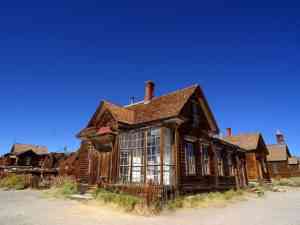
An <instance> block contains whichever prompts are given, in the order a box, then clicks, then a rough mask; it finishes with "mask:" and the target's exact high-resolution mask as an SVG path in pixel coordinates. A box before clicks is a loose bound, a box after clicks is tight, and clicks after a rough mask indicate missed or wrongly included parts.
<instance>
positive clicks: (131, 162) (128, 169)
mask: <svg viewBox="0 0 300 225" xmlns="http://www.w3.org/2000/svg"><path fill="white" fill-rule="evenodd" d="M144 136H145V133H144V131H142V130H141V131H133V132H128V133H124V134H121V135H120V181H121V182H122V183H129V182H133V183H140V182H143V181H144V174H143V171H144V170H143V165H144V163H143V162H144Z"/></svg>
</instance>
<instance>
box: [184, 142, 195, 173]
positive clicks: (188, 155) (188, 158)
mask: <svg viewBox="0 0 300 225" xmlns="http://www.w3.org/2000/svg"><path fill="white" fill-rule="evenodd" d="M184 149H185V171H186V175H187V176H191V175H196V158H195V149H194V143H192V142H185V146H184Z"/></svg>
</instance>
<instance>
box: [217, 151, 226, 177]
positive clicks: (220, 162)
mask: <svg viewBox="0 0 300 225" xmlns="http://www.w3.org/2000/svg"><path fill="white" fill-rule="evenodd" d="M216 157H217V163H218V175H219V176H224V162H223V155H222V152H221V150H217V151H216Z"/></svg>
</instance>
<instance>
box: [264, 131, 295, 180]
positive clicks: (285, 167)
mask: <svg viewBox="0 0 300 225" xmlns="http://www.w3.org/2000/svg"><path fill="white" fill-rule="evenodd" d="M276 139H277V144H272V145H268V146H267V147H268V150H269V152H270V155H269V156H268V167H269V171H270V174H271V177H272V178H289V177H290V176H291V173H290V170H289V161H288V160H289V158H290V157H291V153H290V150H289V147H288V145H287V144H286V143H285V139H284V135H283V134H282V132H280V131H277V133H276Z"/></svg>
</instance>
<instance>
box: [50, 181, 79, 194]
mask: <svg viewBox="0 0 300 225" xmlns="http://www.w3.org/2000/svg"><path fill="white" fill-rule="evenodd" d="M74 194H78V188H77V184H76V182H75V181H74V180H72V179H70V178H67V177H66V178H64V179H63V180H62V179H61V180H60V182H58V183H55V185H53V186H52V187H51V188H50V189H49V190H47V191H46V192H45V196H47V197H55V198H69V197H70V196H71V195H74Z"/></svg>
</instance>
